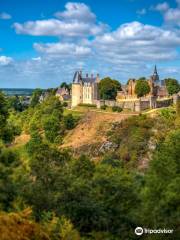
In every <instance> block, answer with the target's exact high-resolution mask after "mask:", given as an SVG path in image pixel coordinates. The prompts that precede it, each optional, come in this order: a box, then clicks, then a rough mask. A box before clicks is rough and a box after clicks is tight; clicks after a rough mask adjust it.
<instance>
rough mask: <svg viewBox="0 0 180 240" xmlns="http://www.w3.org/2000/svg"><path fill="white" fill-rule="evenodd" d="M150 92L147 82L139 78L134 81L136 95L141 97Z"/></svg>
mask: <svg viewBox="0 0 180 240" xmlns="http://www.w3.org/2000/svg"><path fill="white" fill-rule="evenodd" d="M149 92H150V86H149V84H148V82H147V81H146V80H144V79H139V80H137V81H136V86H135V93H136V94H137V96H138V97H143V96H145V95H146V94H148V93H149Z"/></svg>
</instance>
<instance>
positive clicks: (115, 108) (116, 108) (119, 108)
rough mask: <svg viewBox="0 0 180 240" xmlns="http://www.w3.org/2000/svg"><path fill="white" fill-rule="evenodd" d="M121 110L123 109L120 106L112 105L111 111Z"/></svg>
mask: <svg viewBox="0 0 180 240" xmlns="http://www.w3.org/2000/svg"><path fill="white" fill-rule="evenodd" d="M122 110H123V109H122V108H121V107H118V106H113V107H112V111H113V112H122Z"/></svg>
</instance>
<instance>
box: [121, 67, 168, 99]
mask: <svg viewBox="0 0 180 240" xmlns="http://www.w3.org/2000/svg"><path fill="white" fill-rule="evenodd" d="M147 82H148V84H149V86H150V92H149V94H148V95H147V96H146V97H157V98H163V97H167V96H168V92H167V89H166V86H165V84H164V81H161V80H160V78H159V75H158V72H157V67H156V66H155V67H154V73H153V75H151V76H150V78H149V79H148V80H147ZM135 87H136V79H129V81H128V84H127V85H122V90H121V91H119V92H118V93H117V101H121V100H123V99H137V95H136V93H135Z"/></svg>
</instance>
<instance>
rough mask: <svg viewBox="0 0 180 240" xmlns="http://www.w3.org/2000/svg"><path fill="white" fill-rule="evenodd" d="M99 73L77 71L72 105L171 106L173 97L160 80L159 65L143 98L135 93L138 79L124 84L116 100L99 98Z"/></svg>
mask: <svg viewBox="0 0 180 240" xmlns="http://www.w3.org/2000/svg"><path fill="white" fill-rule="evenodd" d="M99 82H100V78H99V74H97V76H93V74H91V75H88V74H86V75H85V76H83V75H82V72H81V71H76V72H75V74H74V78H73V82H72V92H71V107H76V106H77V105H79V104H95V105H96V106H97V108H100V107H101V106H104V105H106V106H109V107H113V106H118V107H121V108H123V109H125V108H126V109H131V110H132V111H135V112H140V111H142V110H145V109H148V108H156V107H163V106H169V104H171V102H172V98H171V97H169V95H168V92H167V89H166V85H165V82H164V80H160V78H159V75H158V72H157V67H156V66H155V67H154V72H153V75H152V76H150V78H149V79H147V82H148V84H149V86H150V92H149V94H147V95H146V96H144V97H143V98H138V97H137V95H136V93H135V87H136V83H137V80H136V79H129V81H128V83H127V84H126V85H122V89H121V91H118V92H117V97H116V100H102V99H99V94H98V83H99Z"/></svg>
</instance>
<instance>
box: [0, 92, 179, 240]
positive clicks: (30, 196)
mask: <svg viewBox="0 0 180 240" xmlns="http://www.w3.org/2000/svg"><path fill="white" fill-rule="evenodd" d="M38 94H40V93H39V92H38V91H36V92H34V94H33V95H32V99H31V104H30V106H25V107H24V106H22V103H21V101H20V99H19V98H18V97H7V96H5V95H4V94H3V93H0V239H1V240H16V239H19V240H24V239H26V240H51V239H52V240H133V239H139V237H138V236H136V235H135V233H134V230H135V228H136V227H137V226H139V227H146V228H149V229H159V228H161V229H164V228H165V229H173V234H163V235H162V234H144V235H143V237H142V239H150V240H151V239H152V240H153V239H174V240H176V239H177V240H178V239H180V225H179V221H180V217H179V216H180V205H179V202H180V188H179V186H180V161H179V160H180V158H179V156H180V102H179V101H178V102H177V104H176V106H171V107H169V108H165V109H162V110H159V111H158V114H156V115H155V116H153V117H151V116H149V115H146V114H139V116H133V117H130V118H128V119H125V120H123V121H121V122H117V123H116V124H112V126H111V129H110V130H109V131H108V139H109V140H110V141H111V142H112V143H113V144H114V146H115V147H114V148H112V149H108V150H107V151H105V152H103V153H101V154H100V160H99V161H93V159H91V156H89V155H87V154H85V152H84V153H82V154H80V155H79V156H75V155H74V154H73V152H72V150H71V149H68V148H67V149H66V148H65V149H62V148H61V147H60V146H61V144H62V143H63V139H64V137H65V136H66V134H67V133H68V131H70V130H71V129H73V128H74V127H76V125H77V124H78V123H79V119H80V117H79V116H76V115H73V114H72V113H68V114H67V113H66V104H63V103H61V102H60V101H59V99H57V98H56V97H55V96H54V92H53V91H52V92H51V94H49V96H48V97H47V98H46V99H45V100H44V101H43V102H42V103H39V101H38ZM23 133H25V134H26V136H28V138H27V139H26V140H25V142H24V143H23V144H15V141H16V138H17V136H21V135H22V134H23ZM147 156H148V160H147V159H146V164H147V166H146V167H145V168H143V169H141V168H140V167H139V166H140V162H143V159H145V158H147Z"/></svg>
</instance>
